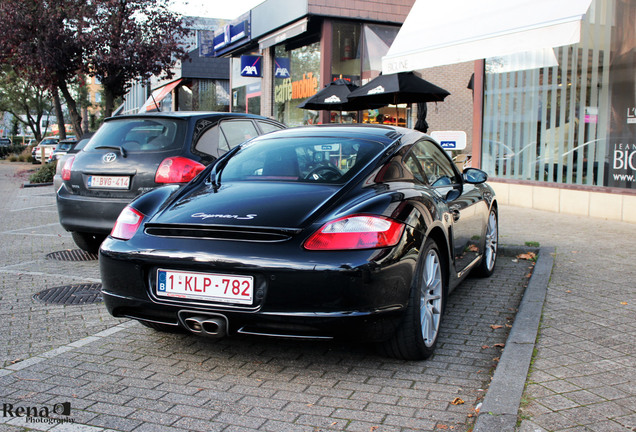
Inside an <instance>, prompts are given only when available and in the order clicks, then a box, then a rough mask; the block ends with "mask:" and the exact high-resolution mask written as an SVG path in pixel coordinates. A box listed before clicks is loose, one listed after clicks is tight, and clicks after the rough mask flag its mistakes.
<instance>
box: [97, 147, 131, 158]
mask: <svg viewBox="0 0 636 432" xmlns="http://www.w3.org/2000/svg"><path fill="white" fill-rule="evenodd" d="M100 149H106V150H119V153H121V155H122V157H126V150H125V149H124V148H123V147H122V146H107V145H103V146H97V147H95V150H100Z"/></svg>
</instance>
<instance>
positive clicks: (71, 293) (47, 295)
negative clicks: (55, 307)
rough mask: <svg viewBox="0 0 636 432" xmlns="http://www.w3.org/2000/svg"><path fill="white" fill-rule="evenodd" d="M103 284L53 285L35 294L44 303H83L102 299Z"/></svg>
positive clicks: (96, 301) (36, 298)
mask: <svg viewBox="0 0 636 432" xmlns="http://www.w3.org/2000/svg"><path fill="white" fill-rule="evenodd" d="M101 289H102V284H100V283H93V284H76V285H64V286H59V287H53V288H49V289H46V290H44V291H41V292H39V293H37V294H35V295H34V296H33V298H34V299H35V300H39V301H41V302H44V303H51V304H62V305H83V304H89V303H98V302H101V301H102V293H101Z"/></svg>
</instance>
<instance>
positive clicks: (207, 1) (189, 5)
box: [172, 0, 265, 19]
mask: <svg viewBox="0 0 636 432" xmlns="http://www.w3.org/2000/svg"><path fill="white" fill-rule="evenodd" d="M264 1H265V0H173V1H172V8H173V9H174V10H175V11H177V12H179V13H180V14H182V15H186V16H202V17H207V18H227V19H234V18H236V17H238V16H239V15H241V14H242V13H244V12H247V11H248V10H250V9H252V8H253V7H254V6H256V5H258V4H260V3H263V2H264Z"/></svg>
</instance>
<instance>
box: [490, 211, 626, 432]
mask: <svg viewBox="0 0 636 432" xmlns="http://www.w3.org/2000/svg"><path fill="white" fill-rule="evenodd" d="M500 232H501V236H500V242H501V243H503V244H524V243H525V242H527V241H531V242H540V243H541V246H553V247H555V248H556V254H555V259H554V269H553V273H552V278H551V280H550V283H549V285H548V291H547V297H546V301H545V305H544V310H543V320H542V324H541V328H540V333H539V336H538V338H537V344H536V357H535V360H534V363H533V365H532V368H531V373H530V375H529V378H528V383H527V388H526V391H525V394H524V398H523V402H522V409H521V412H520V418H521V419H522V420H523V422H522V424H521V427H520V428H519V430H520V431H522V432H543V431H572V432H574V431H577V432H578V431H581V432H583V431H589V432H614V431H615V432H628V431H632V432H633V431H636V262H635V261H634V250H635V248H634V241H635V240H636V225H634V224H628V223H621V222H613V221H606V220H599V219H594V218H587V217H579V216H571V215H564V214H554V213H549V212H543V211H538V210H527V209H521V208H515V207H503V208H502V209H501V224H500Z"/></svg>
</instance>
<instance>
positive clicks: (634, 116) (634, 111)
mask: <svg viewBox="0 0 636 432" xmlns="http://www.w3.org/2000/svg"><path fill="white" fill-rule="evenodd" d="M627 124H636V107H631V108H627Z"/></svg>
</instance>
